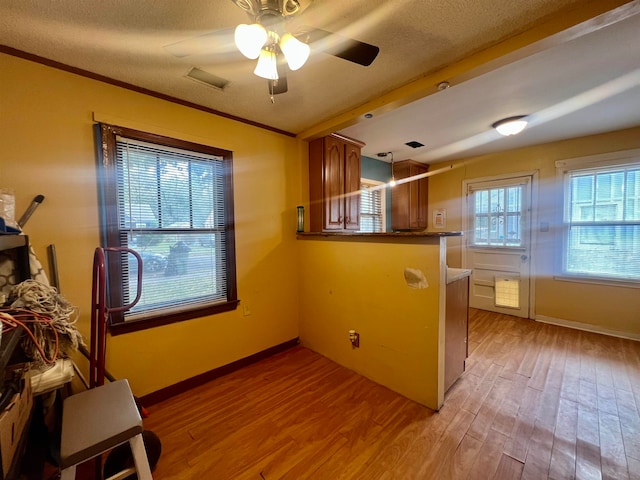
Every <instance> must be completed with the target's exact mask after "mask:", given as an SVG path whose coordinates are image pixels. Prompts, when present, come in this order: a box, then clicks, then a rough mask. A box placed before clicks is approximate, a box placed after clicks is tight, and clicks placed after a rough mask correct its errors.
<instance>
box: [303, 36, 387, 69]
mask: <svg viewBox="0 0 640 480" xmlns="http://www.w3.org/2000/svg"><path fill="white" fill-rule="evenodd" d="M301 30H302V33H301V34H296V37H298V40H301V41H303V42H305V43H307V44H309V45H313V44H317V45H318V47H319V49H320V50H322V51H323V52H325V53H328V54H330V55H333V56H335V57H339V58H342V59H344V60H347V61H349V62H353V63H357V64H359V65H362V66H364V67H368V66H369V65H371V64H372V63H373V61H374V60H375V59H376V57H377V56H378V53H379V52H380V48H379V47H376V46H375V45H371V44H368V43H364V42H360V41H358V40H354V39H352V38H348V37H343V36H342V35H339V34H337V33H332V32H328V31H326V30H322V29H320V28H313V27H302V29H301ZM312 48H313V47H312Z"/></svg>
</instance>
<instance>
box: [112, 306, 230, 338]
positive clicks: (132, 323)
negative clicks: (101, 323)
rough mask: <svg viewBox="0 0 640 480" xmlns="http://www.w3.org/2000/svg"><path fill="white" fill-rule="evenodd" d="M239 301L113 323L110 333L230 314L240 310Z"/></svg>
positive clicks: (136, 330)
mask: <svg viewBox="0 0 640 480" xmlns="http://www.w3.org/2000/svg"><path fill="white" fill-rule="evenodd" d="M239 303H240V301H239V300H232V301H230V302H225V303H217V304H215V305H210V306H207V307H202V308H196V309H193V310H186V311H182V312H172V313H166V314H158V315H155V316H148V317H144V318H139V319H135V320H133V319H132V320H128V321H126V322H117V323H111V324H110V325H109V332H110V333H111V335H114V336H115V335H121V334H123V333H131V332H138V331H140V330H146V329H148V328H154V327H160V326H162V325H169V324H171V323H175V322H181V321H184V320H191V319H194V318H200V317H206V316H209V315H215V314H217V313H222V312H230V311H232V310H235V309H236V308H238V304H239Z"/></svg>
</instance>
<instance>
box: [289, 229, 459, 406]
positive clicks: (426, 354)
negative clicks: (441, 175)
mask: <svg viewBox="0 0 640 480" xmlns="http://www.w3.org/2000/svg"><path fill="white" fill-rule="evenodd" d="M461 235H462V233H461V232H415V231H412V232H389V233H358V232H339V233H331V232H308V233H298V236H297V238H298V239H299V240H301V241H299V242H298V248H299V254H300V261H301V264H302V266H303V268H304V269H305V270H307V271H309V272H313V275H308V276H305V277H304V278H303V279H301V282H300V285H299V288H300V339H301V342H302V344H303V345H305V346H307V347H309V348H311V349H312V350H314V351H317V352H319V353H320V354H322V355H324V356H326V357H328V358H330V359H332V360H334V361H336V362H337V363H339V364H341V365H344V366H346V367H347V368H350V369H351V370H354V371H356V372H358V373H360V374H362V375H364V376H366V377H368V378H370V379H371V380H373V381H375V382H378V383H380V384H382V385H385V386H387V387H388V388H390V389H392V390H394V391H396V392H398V393H400V394H402V395H405V396H406V397H408V398H411V399H412V400H415V401H417V402H419V403H421V404H423V405H426V406H427V407H430V408H433V409H434V410H438V409H439V408H440V407H441V406H442V404H443V403H444V394H445V383H444V380H445V379H444V366H445V351H444V350H445V338H444V337H445V318H446V290H447V289H446V286H447V264H446V248H447V238H448V237H451V236H461ZM349 330H355V331H356V332H358V333H359V335H360V345H359V347H358V348H355V347H353V346H352V344H351V342H350V341H349Z"/></svg>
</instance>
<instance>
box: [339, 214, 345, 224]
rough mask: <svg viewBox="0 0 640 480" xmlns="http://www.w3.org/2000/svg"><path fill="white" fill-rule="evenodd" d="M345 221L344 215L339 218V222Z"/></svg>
mask: <svg viewBox="0 0 640 480" xmlns="http://www.w3.org/2000/svg"><path fill="white" fill-rule="evenodd" d="M343 220H344V217H342V215H341V216H339V217H338V222H340V223H342V221H343Z"/></svg>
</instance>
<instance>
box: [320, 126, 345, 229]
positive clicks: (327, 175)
mask: <svg viewBox="0 0 640 480" xmlns="http://www.w3.org/2000/svg"><path fill="white" fill-rule="evenodd" d="M344 164H345V162H344V143H342V142H341V141H340V140H337V139H335V138H333V137H326V138H325V144H324V182H323V188H324V194H323V197H324V209H325V214H324V219H325V222H324V229H325V230H342V229H343V228H344V227H343V225H344V197H343V193H344Z"/></svg>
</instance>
